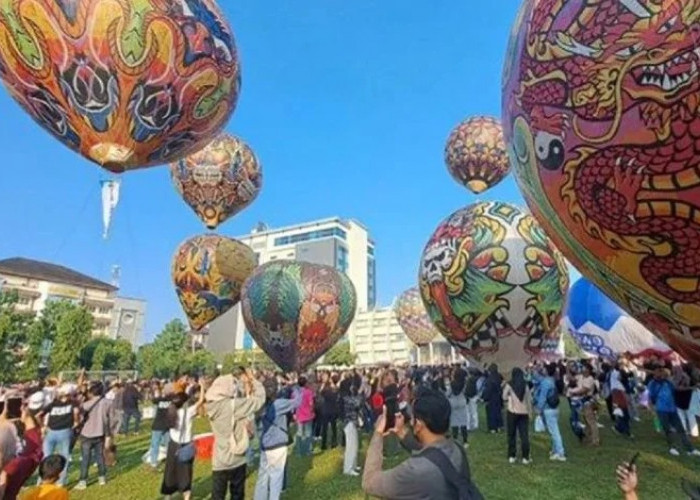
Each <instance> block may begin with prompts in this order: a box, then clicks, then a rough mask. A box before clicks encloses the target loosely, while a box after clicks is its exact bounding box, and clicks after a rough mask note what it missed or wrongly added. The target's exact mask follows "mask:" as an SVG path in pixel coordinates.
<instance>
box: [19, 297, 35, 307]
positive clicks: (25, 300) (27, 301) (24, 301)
mask: <svg viewBox="0 0 700 500" xmlns="http://www.w3.org/2000/svg"><path fill="white" fill-rule="evenodd" d="M31 302H32V299H30V298H29V297H20V298H19V299H17V303H18V304H19V305H21V306H28V305H29V304H31Z"/></svg>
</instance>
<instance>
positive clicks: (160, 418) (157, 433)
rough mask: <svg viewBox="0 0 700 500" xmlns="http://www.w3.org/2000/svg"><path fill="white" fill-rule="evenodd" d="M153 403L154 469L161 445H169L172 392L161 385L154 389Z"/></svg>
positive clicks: (150, 454) (151, 459) (152, 450)
mask: <svg viewBox="0 0 700 500" xmlns="http://www.w3.org/2000/svg"><path fill="white" fill-rule="evenodd" d="M153 404H154V406H155V410H156V412H155V415H154V417H153V423H152V425H151V448H150V451H149V465H150V466H151V467H153V468H154V469H155V468H156V467H158V455H159V452H160V448H161V446H166V447H167V445H168V439H169V437H170V436H169V431H170V422H169V421H168V415H169V414H168V408H170V404H171V403H170V394H166V393H164V392H163V390H162V389H161V387H160V386H158V387H156V388H155V390H154V397H153Z"/></svg>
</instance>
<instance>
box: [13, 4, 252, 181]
mask: <svg viewBox="0 0 700 500" xmlns="http://www.w3.org/2000/svg"><path fill="white" fill-rule="evenodd" d="M0 39H2V43H0V78H2V80H3V82H4V83H5V86H6V87H7V89H8V90H9V92H10V94H11V95H12V97H13V98H14V99H15V100H16V101H17V102H18V103H19V104H20V105H21V106H22V108H24V110H25V111H27V112H28V113H29V114H30V115H31V116H32V118H34V120H35V121H37V122H38V123H39V124H40V125H41V126H42V127H44V128H45V129H46V130H48V131H49V132H51V134H53V135H54V136H55V137H56V138H57V139H58V140H60V141H61V142H62V143H63V144H65V145H66V146H68V147H70V148H72V149H74V150H75V151H78V152H79V153H80V154H82V155H83V156H85V157H87V158H89V159H90V160H92V161H94V162H96V163H98V164H99V165H102V166H103V167H105V168H107V169H108V170H111V171H112V172H122V171H124V170H128V169H132V168H138V167H146V166H151V165H157V164H160V163H167V162H168V161H172V160H175V159H178V158H180V157H182V156H184V155H186V154H188V153H191V152H194V151H197V150H198V149H200V148H201V147H203V146H204V145H205V144H206V143H207V142H209V141H210V140H211V139H212V138H213V137H214V136H215V135H216V133H217V132H218V131H219V130H221V128H222V127H223V126H224V125H225V124H226V121H227V120H228V118H229V116H230V115H231V113H232V111H233V109H234V107H235V105H236V100H237V99H238V91H239V87H240V71H239V63H238V56H237V53H236V48H235V45H234V41H233V36H232V34H231V30H230V28H229V26H228V24H227V22H226V20H225V19H224V17H223V16H222V14H221V12H220V11H219V9H218V7H217V6H216V4H215V3H214V0H168V1H165V0H0Z"/></svg>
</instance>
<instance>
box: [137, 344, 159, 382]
mask: <svg viewBox="0 0 700 500" xmlns="http://www.w3.org/2000/svg"><path fill="white" fill-rule="evenodd" d="M136 369H137V370H138V371H139V375H140V376H141V377H143V378H153V377H155V376H156V353H155V349H154V348H153V344H144V345H142V346H141V347H139V350H138V352H137V353H136Z"/></svg>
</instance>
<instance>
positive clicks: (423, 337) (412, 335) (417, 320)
mask: <svg viewBox="0 0 700 500" xmlns="http://www.w3.org/2000/svg"><path fill="white" fill-rule="evenodd" d="M394 314H395V315H396V320H397V321H398V322H399V325H401V329H402V330H403V331H404V333H405V334H406V336H407V337H408V338H409V339H410V340H411V342H413V343H414V344H416V345H417V346H419V347H420V346H424V345H428V344H430V342H431V341H432V340H433V339H434V338H435V336H436V335H437V334H438V331H437V330H436V329H435V326H434V325H433V323H432V322H431V321H430V318H429V317H428V313H427V312H426V311H425V306H424V305H423V299H421V296H420V292H419V291H418V288H410V289H408V290H406V291H405V292H403V293H402V294H401V295H400V296H399V299H398V300H397V301H396V305H395V306H394Z"/></svg>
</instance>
